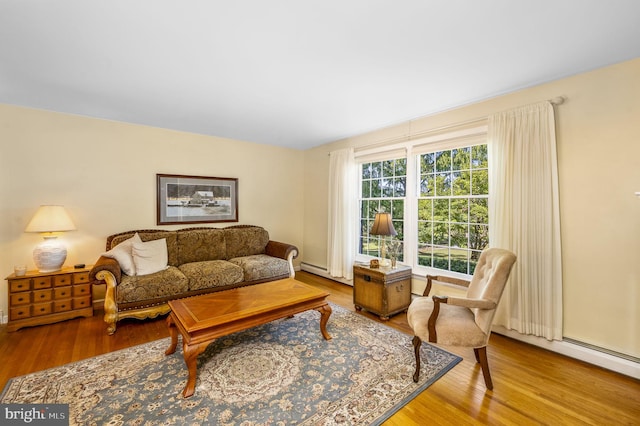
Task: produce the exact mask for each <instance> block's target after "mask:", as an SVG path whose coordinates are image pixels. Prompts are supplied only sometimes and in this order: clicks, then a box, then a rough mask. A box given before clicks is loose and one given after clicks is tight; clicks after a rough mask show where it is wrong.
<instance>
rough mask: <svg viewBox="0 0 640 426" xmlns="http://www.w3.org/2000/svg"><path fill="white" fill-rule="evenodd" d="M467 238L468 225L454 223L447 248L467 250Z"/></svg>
mask: <svg viewBox="0 0 640 426" xmlns="http://www.w3.org/2000/svg"><path fill="white" fill-rule="evenodd" d="M468 236H469V225H466V224H465V225H462V224H459V223H455V224H452V225H451V242H450V243H449V246H451V247H460V248H467V247H469V244H468Z"/></svg>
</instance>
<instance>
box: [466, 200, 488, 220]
mask: <svg viewBox="0 0 640 426" xmlns="http://www.w3.org/2000/svg"><path fill="white" fill-rule="evenodd" d="M469 222H471V223H484V224H488V223H489V207H488V205H487V199H486V198H472V199H471V203H470V211H469Z"/></svg>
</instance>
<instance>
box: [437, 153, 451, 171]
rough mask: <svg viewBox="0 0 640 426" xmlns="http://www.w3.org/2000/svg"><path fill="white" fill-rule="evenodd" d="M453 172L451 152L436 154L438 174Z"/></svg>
mask: <svg viewBox="0 0 640 426" xmlns="http://www.w3.org/2000/svg"><path fill="white" fill-rule="evenodd" d="M448 171H451V151H441V152H437V153H436V172H448Z"/></svg>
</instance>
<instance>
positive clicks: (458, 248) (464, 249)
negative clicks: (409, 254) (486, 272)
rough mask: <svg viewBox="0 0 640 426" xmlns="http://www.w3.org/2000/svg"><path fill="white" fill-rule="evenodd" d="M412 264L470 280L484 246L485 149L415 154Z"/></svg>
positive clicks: (486, 232) (486, 219) (486, 230)
mask: <svg viewBox="0 0 640 426" xmlns="http://www.w3.org/2000/svg"><path fill="white" fill-rule="evenodd" d="M417 160H418V161H419V165H418V173H419V182H420V183H419V194H418V200H417V221H418V241H417V264H418V265H422V266H427V267H433V268H436V269H444V270H448V271H453V272H459V273H462V274H469V275H472V274H473V272H474V270H475V266H476V263H477V261H478V258H479V257H480V252H481V251H482V249H484V248H485V247H486V246H487V244H488V243H489V226H488V224H489V214H488V205H487V204H488V197H489V174H488V156H487V146H486V145H476V146H471V147H463V148H456V149H451V150H443V151H437V152H430V153H425V154H421V155H419V156H418V157H417Z"/></svg>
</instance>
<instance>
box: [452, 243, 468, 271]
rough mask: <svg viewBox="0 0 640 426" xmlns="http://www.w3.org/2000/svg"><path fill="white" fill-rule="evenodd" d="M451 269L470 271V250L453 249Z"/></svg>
mask: <svg viewBox="0 0 640 426" xmlns="http://www.w3.org/2000/svg"><path fill="white" fill-rule="evenodd" d="M451 270H452V271H454V272H460V273H461V274H466V273H468V271H469V250H460V249H451Z"/></svg>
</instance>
